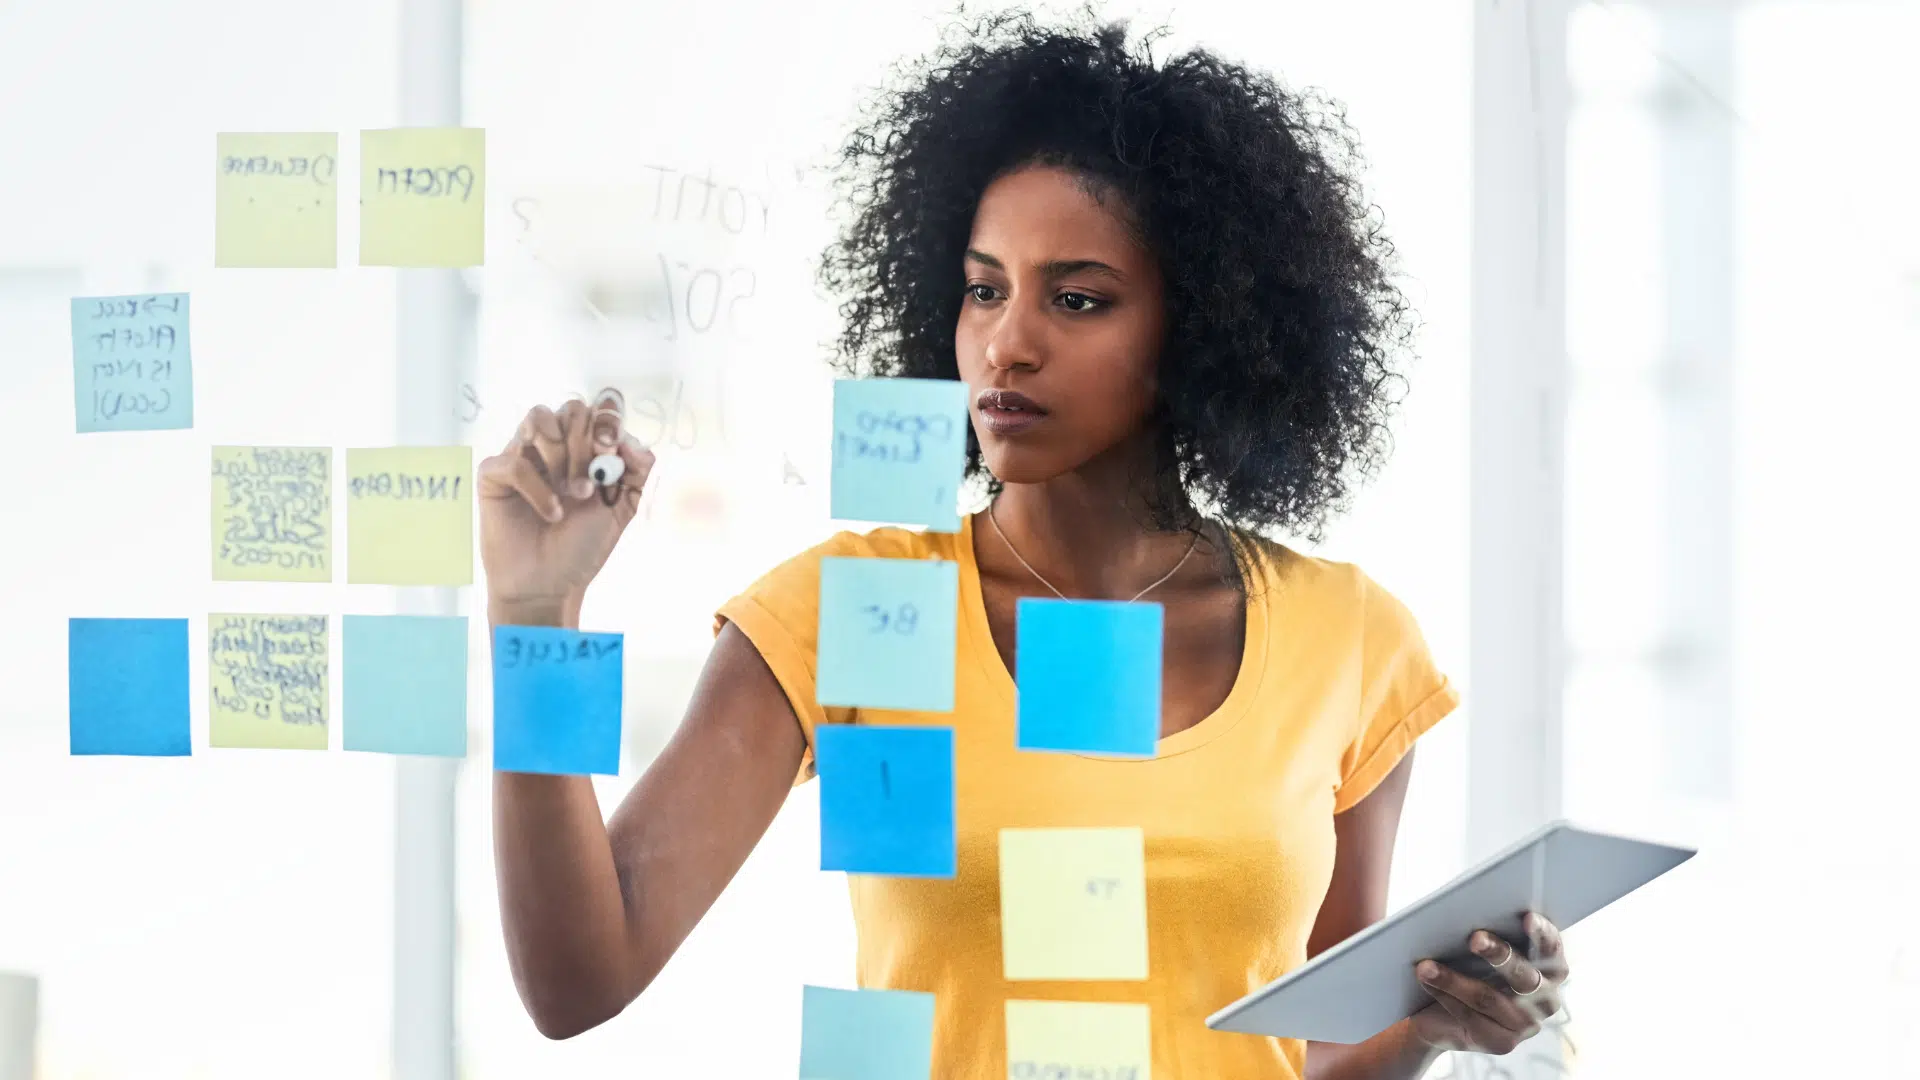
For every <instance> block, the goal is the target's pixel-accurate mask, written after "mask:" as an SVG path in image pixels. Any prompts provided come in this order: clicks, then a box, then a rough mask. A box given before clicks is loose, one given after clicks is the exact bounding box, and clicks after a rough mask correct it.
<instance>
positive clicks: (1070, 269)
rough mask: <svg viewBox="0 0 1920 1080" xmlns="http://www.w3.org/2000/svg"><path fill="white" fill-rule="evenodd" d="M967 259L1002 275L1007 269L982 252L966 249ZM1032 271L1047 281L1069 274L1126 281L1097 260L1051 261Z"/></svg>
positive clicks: (1125, 278)
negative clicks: (991, 268)
mask: <svg viewBox="0 0 1920 1080" xmlns="http://www.w3.org/2000/svg"><path fill="white" fill-rule="evenodd" d="M967 258H969V259H971V260H973V261H974V262H977V263H981V264H983V265H985V266H991V267H993V268H994V269H995V270H999V271H1001V272H1003V273H1004V272H1005V271H1006V269H1007V267H1006V264H1005V263H1003V262H1001V261H1000V260H999V259H996V258H994V257H993V256H991V255H989V254H987V253H986V252H984V251H976V250H975V249H973V248H968V249H967ZM1034 269H1036V270H1038V271H1040V274H1041V276H1042V277H1045V278H1046V279H1047V280H1049V281H1051V280H1054V279H1055V278H1063V277H1066V276H1067V275H1069V274H1094V275H1096V276H1100V277H1109V278H1112V279H1113V280H1115V281H1125V280H1127V275H1125V274H1123V273H1121V272H1120V271H1119V270H1117V269H1115V268H1114V267H1112V266H1109V265H1108V264H1106V263H1103V262H1101V261H1100V260H1098V259H1053V260H1050V261H1048V262H1044V263H1038V264H1036V265H1035V266H1034Z"/></svg>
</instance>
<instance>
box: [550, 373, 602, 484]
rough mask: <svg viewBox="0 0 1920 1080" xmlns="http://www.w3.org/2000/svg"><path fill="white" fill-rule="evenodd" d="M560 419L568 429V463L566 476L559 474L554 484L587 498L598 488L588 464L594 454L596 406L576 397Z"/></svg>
mask: <svg viewBox="0 0 1920 1080" xmlns="http://www.w3.org/2000/svg"><path fill="white" fill-rule="evenodd" d="M560 419H561V420H562V421H564V422H565V424H566V429H567V467H566V473H565V476H564V479H559V478H556V481H555V484H554V486H555V488H557V489H558V490H560V491H564V492H566V493H567V494H568V495H571V496H573V497H574V498H576V499H584V498H587V497H588V496H590V495H593V494H595V493H596V492H597V491H598V488H597V487H596V486H595V485H594V483H593V481H592V480H590V479H588V478H587V464H588V463H589V462H591V461H592V460H593V455H594V449H593V409H592V407H591V406H589V405H588V404H587V403H586V402H584V401H581V400H579V399H578V398H576V399H574V400H572V401H569V402H567V405H566V408H565V409H563V410H561V413H560Z"/></svg>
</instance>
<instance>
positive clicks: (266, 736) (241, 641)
mask: <svg viewBox="0 0 1920 1080" xmlns="http://www.w3.org/2000/svg"><path fill="white" fill-rule="evenodd" d="M327 648H328V646H327V617H326V616H324V615H209V616H208V617H207V673H208V676H209V677H210V679H211V681H212V684H213V706H212V713H211V721H210V728H209V730H210V733H211V741H212V744H213V745H214V746H228V747H258V748H265V749H277V750H325V749H326V748H327Z"/></svg>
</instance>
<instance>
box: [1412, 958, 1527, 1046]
mask: <svg viewBox="0 0 1920 1080" xmlns="http://www.w3.org/2000/svg"><path fill="white" fill-rule="evenodd" d="M1429 985H1431V986H1435V987H1438V988H1439V989H1441V990H1444V991H1446V992H1447V993H1449V994H1452V995H1453V996H1454V997H1456V998H1459V999H1460V1000H1461V1001H1463V1002H1465V1003H1466V1004H1467V1007H1468V1008H1470V1009H1472V1010H1473V1011H1474V1012H1476V1013H1478V1014H1480V1015H1481V1016H1484V1017H1486V1018H1487V1019H1488V1020H1490V1021H1492V1022H1493V1023H1494V1024H1497V1025H1498V1026H1500V1027H1503V1028H1506V1029H1508V1030H1511V1031H1521V1030H1525V1029H1527V1028H1529V1027H1532V1026H1533V1025H1534V1024H1535V1023H1536V1021H1535V1020H1534V1018H1533V1016H1532V1015H1531V1014H1530V1013H1529V1012H1528V1011H1527V1010H1526V1009H1525V1008H1524V1007H1522V1006H1521V1004H1520V1003H1519V1002H1518V1001H1517V1000H1515V999H1514V996H1513V995H1512V994H1510V993H1508V992H1507V991H1506V990H1505V989H1503V988H1501V987H1498V986H1495V985H1493V984H1492V983H1490V982H1487V981H1486V980H1485V979H1476V978H1474V977H1473V976H1471V975H1468V974H1465V973H1464V972H1460V971H1456V970H1454V969H1453V968H1450V967H1448V966H1446V965H1444V964H1441V965H1439V974H1438V975H1437V976H1435V977H1434V978H1433V979H1431V980H1429Z"/></svg>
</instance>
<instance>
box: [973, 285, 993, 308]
mask: <svg viewBox="0 0 1920 1080" xmlns="http://www.w3.org/2000/svg"><path fill="white" fill-rule="evenodd" d="M967 295H968V296H971V297H972V298H973V299H974V301H975V302H976V303H981V304H984V303H986V302H988V301H989V300H992V299H993V286H991V285H969V286H967Z"/></svg>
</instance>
